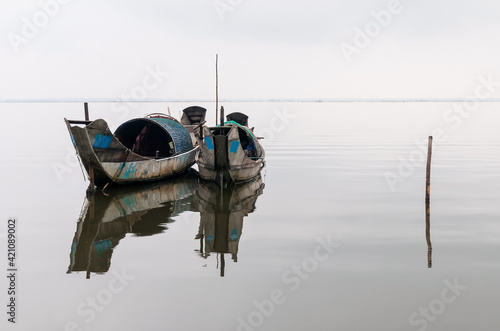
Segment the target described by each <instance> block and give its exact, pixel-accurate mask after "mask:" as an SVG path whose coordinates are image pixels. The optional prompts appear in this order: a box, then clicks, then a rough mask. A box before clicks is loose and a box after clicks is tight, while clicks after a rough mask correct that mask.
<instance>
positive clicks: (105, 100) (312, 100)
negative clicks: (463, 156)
mask: <svg viewBox="0 0 500 331" xmlns="http://www.w3.org/2000/svg"><path fill="white" fill-rule="evenodd" d="M464 101H477V102H500V98H488V99H481V98H475V99H474V100H470V97H464V98H459V97H450V98H387V97H383V98H268V99H266V98H253V99H252V98H249V99H245V98H241V99H239V98H227V99H219V103H220V102H229V103H232V102H297V103H300V102H304V103H307V102H310V103H321V102H324V103H335V102H338V103H342V102H345V103H350V102H360V103H362V102H464ZM85 102H87V103H165V102H174V103H181V102H200V103H210V102H215V99H204V98H199V99H196V98H194V99H188V98H152V99H143V100H137V99H115V98H53V99H52V98H19V99H17V98H8V99H0V103H85Z"/></svg>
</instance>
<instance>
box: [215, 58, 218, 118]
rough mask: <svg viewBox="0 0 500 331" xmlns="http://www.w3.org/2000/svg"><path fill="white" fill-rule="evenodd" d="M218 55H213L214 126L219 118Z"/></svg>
mask: <svg viewBox="0 0 500 331" xmlns="http://www.w3.org/2000/svg"><path fill="white" fill-rule="evenodd" d="M218 62H219V54H215V124H216V125H217V118H219V68H218Z"/></svg>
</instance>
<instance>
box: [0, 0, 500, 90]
mask: <svg viewBox="0 0 500 331" xmlns="http://www.w3.org/2000/svg"><path fill="white" fill-rule="evenodd" d="M499 16H500V3H497V2H494V1H491V0H488V1H486V0H476V1H472V0H454V1H452V0H444V1H440V0H433V1H431V0H401V1H397V0H389V1H379V0H376V1H373V0H372V1H368V0H357V1H346V0H343V1H340V0H330V1H327V0H310V1H305V0H300V1H298V0H288V1H285V0H275V1H273V0H216V1H214V0H183V1H168V0H149V1H131V0H119V1H118V0H107V1H96V0H86V1H83V0H39V1H14V0H0V29H1V38H0V68H1V72H0V73H1V79H0V99H9V98H43V99H46V98H48V99H50V98H117V99H119V98H124V97H125V96H129V97H131V98H134V97H135V98H136V99H141V98H169V99H171V98H183V99H185V98H205V99H210V98H214V94H215V93H214V89H215V83H214V82H215V54H216V53H218V54H219V76H220V77H219V82H220V83H219V85H220V96H221V97H222V98H244V99H247V98H248V99H255V98H276V99H279V98H370V97H375V98H376V97H380V98H385V97H388V98H406V97H408V98H412V97H431V98H432V97H438V98H444V97H465V96H467V95H471V94H473V93H474V88H475V87H476V86H477V85H478V81H477V77H478V76H484V77H487V76H489V75H492V77H494V78H495V77H496V78H495V79H497V80H499V81H500V70H499V69H498V67H499V63H500V37H499V36H500V19H499ZM495 97H498V95H495Z"/></svg>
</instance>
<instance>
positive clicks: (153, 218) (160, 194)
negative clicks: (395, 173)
mask: <svg viewBox="0 0 500 331" xmlns="http://www.w3.org/2000/svg"><path fill="white" fill-rule="evenodd" d="M198 180H199V178H198V174H197V173H196V172H195V171H194V170H193V171H189V172H188V174H187V175H186V176H183V177H180V178H175V179H172V180H166V181H162V182H157V183H147V184H143V185H131V186H130V185H129V186H119V187H113V188H109V189H108V188H107V189H106V193H104V192H96V194H94V195H91V196H87V197H86V199H85V203H84V206H83V208H82V213H81V215H80V217H79V219H78V222H77V228H76V232H75V235H74V238H73V240H72V243H71V253H70V264H69V267H68V273H73V272H80V271H85V272H87V277H90V274H91V273H105V272H108V271H109V268H110V266H111V258H112V254H113V249H114V248H115V247H116V246H117V245H118V243H119V242H120V240H122V239H123V238H124V237H125V236H126V235H127V234H128V233H132V234H134V235H135V236H152V235H156V234H159V233H163V232H164V231H166V230H167V229H168V224H169V223H170V222H173V221H174V220H173V219H172V218H173V217H175V216H178V215H180V214H182V213H184V212H186V211H192V210H191V206H192V203H191V202H192V201H193V200H194V198H195V194H196V191H197V188H198Z"/></svg>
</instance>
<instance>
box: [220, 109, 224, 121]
mask: <svg viewBox="0 0 500 331" xmlns="http://www.w3.org/2000/svg"><path fill="white" fill-rule="evenodd" d="M220 125H221V126H222V125H224V107H223V106H221V107H220Z"/></svg>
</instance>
